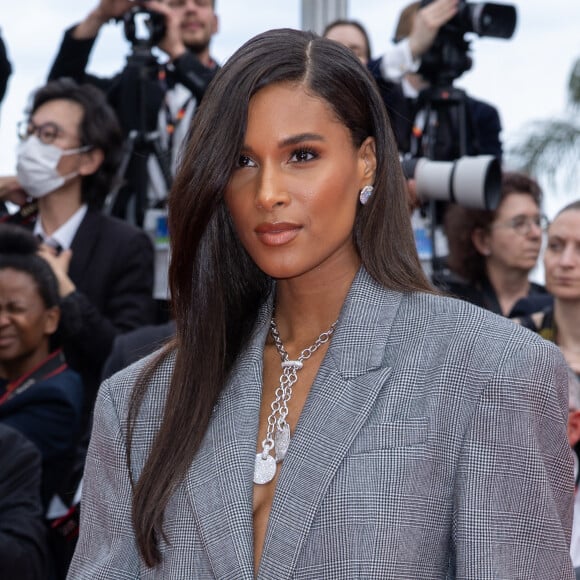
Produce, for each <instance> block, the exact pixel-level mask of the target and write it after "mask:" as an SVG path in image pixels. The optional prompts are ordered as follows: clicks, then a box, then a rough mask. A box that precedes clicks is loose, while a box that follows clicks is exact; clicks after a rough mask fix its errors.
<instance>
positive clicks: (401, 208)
mask: <svg viewBox="0 0 580 580" xmlns="http://www.w3.org/2000/svg"><path fill="white" fill-rule="evenodd" d="M287 82H291V83H298V84H302V86H304V87H305V89H306V90H307V91H308V92H309V93H311V94H313V95H315V96H318V97H320V98H321V99H323V100H324V101H325V102H326V103H327V104H328V105H329V106H330V107H331V108H332V110H333V111H334V113H335V114H336V117H337V119H339V120H340V121H341V122H342V123H343V124H344V125H345V126H346V127H347V128H348V130H349V132H350V135H351V138H352V142H353V145H354V146H355V147H359V146H360V145H361V144H362V143H363V141H364V140H365V139H366V138H367V137H373V138H374V140H375V144H376V157H377V167H376V178H375V183H374V188H375V189H374V194H373V196H372V197H371V199H370V200H369V202H368V203H367V204H366V205H365V206H359V210H358V213H357V216H356V218H355V225H354V231H353V237H354V242H355V246H356V248H357V251H358V252H359V254H360V257H361V261H362V264H363V266H364V268H366V270H367V271H368V272H369V274H370V275H371V276H372V277H373V278H374V279H375V280H376V281H377V282H378V283H379V284H381V285H382V286H384V287H386V288H392V289H395V290H398V291H402V292H416V291H426V292H430V291H432V288H431V285H430V284H429V282H428V280H427V279H426V277H425V275H424V273H423V270H422V268H421V265H420V262H419V259H418V256H417V252H416V249H415V242H414V238H413V233H412V230H411V224H410V219H409V214H408V203H407V195H406V187H405V182H404V179H403V175H402V171H401V167H400V163H399V156H398V151H397V146H396V143H395V139H394V137H393V134H392V132H391V129H390V125H389V121H388V119H387V116H386V112H385V108H384V105H383V102H382V100H381V97H380V95H379V93H378V91H377V89H376V86H375V82H374V80H373V78H372V77H371V76H370V74H369V73H368V71H367V70H366V68H365V67H364V66H363V65H362V64H361V62H360V61H359V60H358V59H357V58H356V56H355V55H354V54H353V53H352V51H351V50H349V49H348V48H345V47H343V46H342V45H340V44H339V43H337V42H334V41H331V40H327V39H325V38H322V37H319V36H317V35H315V34H313V33H310V32H301V31H297V30H290V29H280V30H272V31H268V32H265V33H263V34H260V35H258V36H256V37H254V38H253V39H251V40H250V41H248V42H247V43H246V44H244V45H243V46H242V47H241V48H240V49H239V50H238V51H237V52H236V53H235V54H234V55H233V56H232V57H231V58H230V59H229V60H228V62H227V63H226V65H225V66H224V67H223V68H222V69H221V70H220V71H219V72H218V74H217V75H216V77H215V78H214V80H213V81H212V83H211V84H210V86H209V89H208V91H207V93H206V95H205V97H204V100H203V101H202V103H201V106H200V108H199V110H198V112H197V113H196V116H195V119H194V122H193V128H192V132H191V136H190V140H189V143H188V145H187V149H186V151H185V154H184V156H183V159H182V162H181V166H180V169H179V171H178V174H177V176H176V179H175V182H174V185H173V188H172V190H171V193H170V195H169V230H170V232H171V264H170V268H169V281H170V288H171V296H172V305H173V312H174V315H175V320H176V338H175V341H174V343H172V345H170V346H169V347H168V348H167V349H166V350H165V351H164V352H162V353H161V355H159V356H158V357H157V359H156V360H155V361H153V363H152V364H151V365H150V366H149V367H148V368H147V369H146V370H145V372H144V373H143V375H142V376H141V377H140V380H139V381H138V382H137V385H136V388H135V389H134V391H133V397H132V400H131V402H130V408H129V428H128V457H127V464H128V468H129V470H130V471H131V469H132V466H131V452H132V449H131V444H132V440H133V435H134V433H135V430H136V429H137V421H138V418H139V409H140V406H141V403H142V401H143V398H144V396H145V394H146V393H147V391H148V389H149V388H151V387H150V381H151V378H152V376H153V373H154V371H155V369H156V368H157V366H158V365H159V364H160V363H161V361H162V360H163V358H164V357H165V356H167V355H168V353H169V352H171V351H175V366H174V369H173V375H172V378H171V382H170V385H169V389H168V393H167V399H166V404H165V409H164V414H163V419H162V423H161V426H160V428H159V431H158V432H157V434H156V437H155V439H154V442H153V445H152V449H151V452H150V453H149V456H148V458H147V460H146V462H145V465H144V467H143V470H142V472H141V474H140V477H139V478H138V479H137V481H133V482H132V483H133V486H134V496H133V524H134V527H135V535H136V542H137V546H138V548H139V551H140V553H141V555H142V557H143V559H144V561H145V563H146V564H147V565H148V566H154V565H156V564H157V563H159V562H160V559H161V556H160V552H159V545H158V542H159V538H160V536H162V535H163V516H164V510H165V508H166V506H167V503H168V501H169V499H170V497H171V495H172V494H173V492H174V490H175V488H176V486H177V485H178V484H179V483H180V482H181V481H182V480H183V478H184V476H185V473H186V471H187V469H188V467H189V466H190V464H191V461H192V459H193V457H194V456H195V454H196V452H197V450H198V448H199V447H200V444H201V441H202V439H203V436H204V434H205V432H206V429H207V427H208V424H209V421H210V416H211V413H212V409H213V406H214V404H215V403H216V401H217V399H218V397H219V395H220V393H221V391H222V389H223V387H224V385H225V383H226V380H227V377H228V374H229V373H230V371H231V369H232V366H233V364H234V362H235V360H236V359H237V357H238V355H239V353H240V352H241V350H242V349H243V348H244V346H245V345H246V344H247V342H248V340H249V337H250V333H251V331H252V329H253V327H254V323H255V320H256V316H257V313H258V309H259V308H260V306H261V305H262V304H263V303H264V302H265V301H266V299H267V298H268V296H269V294H270V292H271V291H272V288H273V280H272V279H271V278H269V277H268V276H267V275H266V274H264V273H263V272H262V271H261V270H260V269H259V268H258V267H257V266H256V265H255V264H254V262H253V261H252V260H251V259H250V257H249V256H248V254H247V253H246V251H245V249H244V248H243V247H242V245H241V243H240V241H239V239H238V238H237V235H236V233H235V232H234V228H233V225H232V221H231V218H230V215H229V212H228V210H227V208H226V204H225V202H224V191H225V189H226V186H227V184H228V182H229V180H230V176H231V174H232V172H233V170H234V168H235V167H236V165H237V162H238V159H239V155H240V151H241V148H242V145H243V140H244V135H245V132H246V125H247V115H248V106H249V104H250V100H251V98H252V96H253V95H255V94H256V93H257V92H258V91H260V90H261V89H262V88H264V87H267V86H270V85H273V84H276V83H287ZM192 369H195V372H193V371H192Z"/></svg>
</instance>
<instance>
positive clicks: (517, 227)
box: [490, 214, 550, 236]
mask: <svg viewBox="0 0 580 580" xmlns="http://www.w3.org/2000/svg"><path fill="white" fill-rule="evenodd" d="M549 223H550V222H549V220H548V218H547V217H546V216H545V215H543V214H540V215H535V216H534V217H529V216H527V215H517V216H516V217H513V218H512V219H511V220H507V221H505V222H500V223H497V224H492V225H491V226H490V229H495V228H511V229H512V230H514V231H515V232H516V234H519V235H520V236H527V235H528V234H529V233H530V230H531V229H532V226H536V227H537V228H540V229H541V230H542V231H544V230H545V229H546V228H547V227H548V225H549Z"/></svg>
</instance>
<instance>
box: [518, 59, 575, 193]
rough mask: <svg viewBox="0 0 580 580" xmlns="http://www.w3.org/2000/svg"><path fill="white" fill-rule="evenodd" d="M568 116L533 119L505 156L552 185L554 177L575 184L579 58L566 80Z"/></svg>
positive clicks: (570, 185) (568, 184)
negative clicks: (542, 177)
mask: <svg viewBox="0 0 580 580" xmlns="http://www.w3.org/2000/svg"><path fill="white" fill-rule="evenodd" d="M565 113H566V117H568V119H548V120H538V121H532V122H531V123H529V124H528V125H527V126H526V127H524V129H523V131H522V133H521V135H520V136H519V137H518V138H517V139H516V143H515V145H513V146H512V147H511V148H510V149H509V150H508V156H510V158H511V159H512V160H513V161H514V162H515V165H516V166H517V167H519V168H521V169H522V170H523V171H525V172H526V173H529V174H530V175H536V176H539V175H544V176H545V177H546V178H547V180H548V182H549V183H550V184H551V185H552V186H554V187H555V185H556V177H557V176H558V178H560V177H561V178H562V179H563V184H564V185H565V186H566V187H572V186H577V183H578V177H579V173H580V118H579V113H580V58H579V59H577V60H576V62H575V63H574V66H573V67H572V72H571V74H570V79H569V81H568V103H567V107H566V111H565Z"/></svg>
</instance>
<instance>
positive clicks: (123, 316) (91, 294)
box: [59, 210, 154, 406]
mask: <svg viewBox="0 0 580 580" xmlns="http://www.w3.org/2000/svg"><path fill="white" fill-rule="evenodd" d="M71 249H72V252H73V255H72V259H71V263H70V268H69V276H70V278H71V280H72V281H73V282H74V284H75V286H76V287H77V290H76V291H75V292H73V293H72V294H70V295H69V296H67V297H66V298H65V299H64V300H63V301H62V304H61V309H62V323H61V328H62V332H61V333H60V337H59V338H61V340H62V342H63V347H64V351H65V355H66V359H67V361H68V363H69V365H70V366H71V367H72V368H73V369H75V370H77V371H78V372H79V373H80V374H81V376H82V378H83V383H84V385H85V391H86V394H87V404H89V405H91V406H92V401H93V400H94V397H95V395H96V391H97V388H98V386H99V383H100V380H101V373H102V369H103V364H104V363H105V360H106V359H107V356H109V352H110V351H111V346H112V345H113V339H114V338H115V336H116V335H118V334H121V333H123V332H127V331H129V330H133V329H134V328H138V327H139V326H143V325H146V324H151V323H153V318H154V307H153V298H152V296H153V260H154V255H153V245H152V243H151V240H150V239H149V237H148V235H147V234H146V233H145V232H143V231H142V230H140V229H138V228H136V227H133V226H131V225H129V224H127V223H126V222H123V221H122V220H119V219H117V218H114V217H110V216H107V215H104V214H102V213H100V212H97V211H90V210H89V211H88V212H87V214H86V216H85V218H84V219H83V221H82V222H81V225H80V226H79V229H78V230H77V233H76V236H75V238H74V240H73V243H72V247H71Z"/></svg>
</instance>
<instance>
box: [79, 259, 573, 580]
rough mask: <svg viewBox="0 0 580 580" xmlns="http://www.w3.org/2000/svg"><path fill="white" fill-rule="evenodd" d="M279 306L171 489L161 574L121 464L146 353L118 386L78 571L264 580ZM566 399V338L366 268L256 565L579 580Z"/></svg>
mask: <svg viewBox="0 0 580 580" xmlns="http://www.w3.org/2000/svg"><path fill="white" fill-rule="evenodd" d="M270 313H271V305H268V306H266V307H264V308H263V310H262V312H261V313H260V315H259V317H258V320H257V323H256V329H255V333H254V336H253V339H252V340H251V342H250V344H249V345H248V347H247V350H246V351H245V353H244V354H243V355H242V356H240V357H239V360H238V363H237V366H236V368H235V370H234V372H233V373H232V376H231V380H229V382H228V384H227V385H226V387H225V389H224V391H223V393H222V396H221V398H220V400H219V403H218V405H217V406H216V409H215V411H214V414H213V417H212V420H211V423H210V426H209V428H208V431H207V433H206V436H205V440H204V442H203V444H202V446H201V448H200V449H199V452H198V453H197V455H196V457H195V458H194V460H193V461H192V464H191V467H190V469H189V471H188V473H187V475H186V477H185V480H184V481H183V482H182V484H181V485H180V486H179V487H178V488H177V490H176V491H175V493H174V495H173V497H172V499H171V500H170V502H169V505H168V507H167V510H166V513H165V534H166V540H162V542H161V545H160V548H161V553H162V557H163V562H162V564H161V565H159V566H158V567H156V568H155V569H148V568H147V567H146V566H145V565H144V564H143V562H142V560H141V558H140V557H139V554H138V551H137V549H136V545H135V540H134V535H133V529H132V524H131V486H130V484H129V476H128V472H127V466H126V463H125V461H126V460H125V454H126V433H127V421H126V415H127V404H128V400H129V395H130V393H131V389H132V386H133V384H134V381H135V378H136V376H137V375H138V373H139V372H140V371H141V369H142V366H143V363H137V364H136V365H133V366H132V367H129V369H128V370H125V371H122V372H121V373H119V374H117V375H115V376H114V377H112V378H111V379H109V380H108V381H107V382H105V383H103V385H102V387H101V389H100V393H99V397H98V401H97V406H96V411H95V422H94V431H93V437H92V440H91V443H90V449H89V454H88V459H87V464H86V470H85V479H84V489H83V498H82V508H81V527H80V538H79V542H78V546H77V550H76V553H75V556H74V559H73V562H72V566H71V569H70V572H69V579H70V580H74V579H89V578H91V579H93V578H94V579H96V578H101V579H107V580H109V579H111V580H112V579H114V580H122V579H133V578H149V579H151V578H167V579H171V580H177V579H183V580H191V579H196V578H201V579H205V578H208V579H209V578H220V579H232V580H234V579H235V580H240V579H247V580H250V579H253V578H254V568H253V546H252V542H253V535H252V490H253V484H252V474H253V466H254V457H255V454H256V446H257V438H258V435H257V429H258V412H259V406H260V394H261V383H262V350H263V345H264V341H265V339H266V336H267V333H268V321H269V318H270ZM201 364H203V362H202V361H201ZM171 371H172V358H171V357H169V359H168V360H167V361H166V362H165V363H164V364H162V366H161V367H160V368H159V369H158V371H157V372H156V374H155V376H154V378H153V380H152V383H151V388H150V389H149V395H148V397H147V398H146V400H145V402H144V405H143V408H142V413H141V416H140V418H139V420H138V425H137V430H136V435H135V440H134V445H135V447H134V458H135V462H134V465H133V469H134V472H135V474H136V475H137V476H138V474H139V472H140V470H141V469H142V466H143V463H144V461H145V458H146V457H147V454H148V451H149V448H150V445H151V442H152V440H153V438H154V436H155V433H156V431H157V429H158V427H159V424H160V421H161V416H162V412H163V405H164V398H165V393H166V388H167V384H168V382H169V377H170V375H171ZM192 372H195V370H194V369H192ZM298 386H299V385H298ZM567 409H568V402H567V373H566V368H565V365H564V362H563V359H562V357H561V354H560V353H559V351H558V349H557V348H556V347H554V345H552V344H550V343H548V342H547V341H544V340H543V339H541V338H539V337H538V336H536V335H535V334H534V333H532V332H530V331H529V330H527V329H524V328H521V327H519V326H517V325H516V324H514V323H513V322H511V321H509V320H506V319H503V318H501V317H499V316H496V315H494V314H491V313H489V312H486V311H484V310H481V309H479V308H476V307H474V306H471V305H469V304H467V303H464V302H460V301H458V300H454V299H451V298H444V297H439V296H431V295H425V294H401V293H398V292H393V291H389V290H385V289H384V288H382V287H380V286H378V285H377V284H376V283H375V282H373V281H372V280H371V279H370V277H369V276H368V274H367V273H366V272H365V271H364V270H361V272H359V274H358V276H357V278H356V279H355V281H354V283H353V285H352V288H351V290H350V293H349V295H348V298H347V300H346V302H345V305H344V308H343V312H342V314H341V317H340V322H339V325H338V327H337V329H336V332H335V334H334V336H333V338H332V342H331V345H330V348H329V350H328V352H327V354H326V357H325V360H324V362H323V363H322V365H321V367H320V370H319V372H318V376H317V378H316V380H315V383H314V384H313V386H312V390H311V392H310V394H309V397H308V400H307V402H306V405H305V407H304V410H303V412H302V415H301V417H300V421H299V424H298V425H297V428H296V431H295V433H294V434H293V438H292V442H291V444H290V448H289V450H288V454H287V456H286V459H285V460H284V463H283V465H282V468H281V472H280V476H279V480H278V484H277V489H276V495H275V498H274V502H273V505H272V511H271V513H270V520H269V528H268V531H267V537H266V540H265V544H264V548H263V555H262V561H261V564H260V569H259V571H258V578H260V579H276V580H282V579H290V578H292V579H309V580H310V579H321V578H328V579H332V580H337V579H351V578H365V579H369V578H390V579H393V580H404V579H412V580H418V579H445V578H469V579H479V580H485V579H499V578H502V579H509V580H514V579H518V578H522V579H526V580H529V579H533V578H535V579H538V580H540V579H541V580H550V579H554V580H555V579H561V578H571V579H573V578H574V576H573V572H572V566H571V562H570V558H569V553H568V550H569V547H568V546H569V538H570V526H571V519H572V498H573V476H572V460H571V454H570V450H569V447H568V443H567V439H566V420H567Z"/></svg>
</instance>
